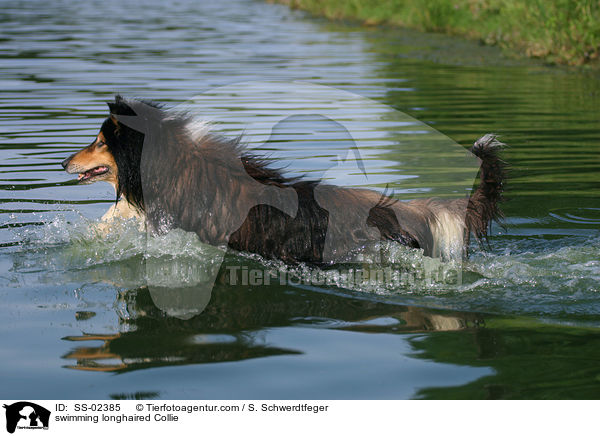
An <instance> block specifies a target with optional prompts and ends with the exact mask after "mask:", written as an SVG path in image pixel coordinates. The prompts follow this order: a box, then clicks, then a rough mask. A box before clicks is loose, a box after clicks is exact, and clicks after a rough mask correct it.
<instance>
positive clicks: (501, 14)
mask: <svg viewBox="0 0 600 436" xmlns="http://www.w3.org/2000/svg"><path fill="white" fill-rule="evenodd" d="M274 1H276V2H280V3H284V4H287V5H289V6H291V7H294V8H299V9H304V10H307V11H309V12H311V13H314V14H318V15H324V16H326V17H328V18H331V19H355V20H359V21H361V22H363V23H365V24H367V25H375V24H391V25H398V26H402V27H408V28H414V29H418V30H422V31H432V32H443V33H449V34H455V35H461V36H466V37H469V38H473V39H479V40H481V41H483V42H485V43H486V44H494V45H499V46H501V47H502V48H505V49H507V50H509V51H511V52H513V53H519V54H522V55H525V56H529V57H536V58H542V59H545V60H547V61H549V62H555V63H561V64H569V65H583V64H588V63H593V64H596V65H598V57H599V54H600V2H599V1H598V0H528V1H521V0H274Z"/></svg>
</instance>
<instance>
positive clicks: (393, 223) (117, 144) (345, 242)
mask: <svg viewBox="0 0 600 436" xmlns="http://www.w3.org/2000/svg"><path fill="white" fill-rule="evenodd" d="M108 106H109V109H110V115H109V117H108V118H107V119H106V120H105V121H104V123H103V124H102V127H101V129H100V132H99V133H98V136H97V137H96V138H95V139H94V141H93V142H92V143H91V144H90V145H88V146H87V147H85V148H84V149H83V150H81V151H79V152H77V153H75V154H73V155H72V156H70V157H68V158H67V159H65V160H64V161H63V162H62V166H63V167H64V169H65V170H66V171H67V172H68V173H70V174H75V173H78V174H79V183H82V184H87V183H92V182H97V181H100V180H103V181H106V182H108V183H110V184H111V185H113V186H114V188H115V191H116V202H115V204H114V205H113V206H112V207H111V208H110V210H109V211H108V212H107V213H106V215H105V216H104V217H103V220H111V219H113V218H115V217H122V218H131V217H139V218H142V219H144V220H145V222H146V224H147V225H148V226H149V228H150V229H151V230H152V231H153V232H155V233H162V232H166V231H168V230H169V229H172V228H181V229H183V230H186V231H190V232H195V233H196V234H197V235H198V237H199V238H200V240H201V241H202V242H205V243H208V244H212V245H216V246H228V247H230V248H232V249H234V250H237V251H246V252H251V253H257V254H259V255H261V256H263V257H265V258H270V259H280V260H282V261H284V262H288V263H298V262H306V263H309V264H327V263H332V262H335V261H337V260H340V259H344V256H345V255H346V254H347V253H349V252H351V251H352V250H355V249H359V248H360V247H364V246H365V245H367V244H369V243H371V242H377V241H395V242H398V243H400V244H403V245H405V246H408V247H412V248H417V249H422V250H423V253H424V254H425V255H427V256H432V257H443V258H452V257H457V256H464V255H466V252H467V248H468V245H469V238H470V236H471V235H474V236H475V237H476V238H477V239H478V240H481V239H483V238H486V237H487V233H488V228H489V226H490V223H491V222H492V221H493V220H495V219H497V218H499V217H500V216H501V212H500V210H499V207H498V203H499V202H500V201H501V200H502V191H503V185H504V179H505V173H506V170H505V164H504V163H503V161H502V160H501V159H500V158H499V156H498V153H499V151H500V149H501V148H502V147H503V144H502V143H501V142H499V141H498V140H497V139H496V137H495V136H494V135H490V134H488V135H485V136H483V137H482V138H480V139H479V140H477V141H476V142H475V144H474V145H473V147H471V149H470V150H471V152H472V153H473V154H474V155H475V156H477V157H478V158H479V159H480V161H481V168H480V181H479V184H478V186H477V188H476V189H474V190H473V191H472V193H471V195H470V197H465V198H462V199H454V200H442V199H435V198H430V199H416V200H412V201H408V202H402V201H397V200H394V199H392V198H390V197H388V196H386V195H385V194H381V193H380V192H376V191H373V190H369V189H353V188H352V189H351V188H342V187H337V186H332V185H327V184H325V183H320V182H319V181H311V180H304V179H302V178H290V177H286V176H285V175H284V174H283V173H282V172H281V171H280V170H277V169H273V168H272V167H270V166H269V165H268V164H267V163H266V162H265V161H264V160H261V159H260V158H259V157H257V156H255V155H253V154H252V153H250V152H249V151H247V150H245V149H244V148H243V147H242V146H241V145H240V142H239V139H237V140H229V139H224V138H222V137H220V136H218V135H215V134H213V133H211V132H210V131H209V129H208V128H207V127H206V125H204V124H198V123H197V122H196V121H195V120H193V119H192V118H191V117H189V116H187V115H185V114H178V113H175V112H172V111H169V110H166V109H164V108H163V107H162V106H161V105H158V104H156V103H152V102H147V101H142V100H135V99H124V98H122V97H120V96H117V97H116V98H115V101H114V102H110V103H108Z"/></svg>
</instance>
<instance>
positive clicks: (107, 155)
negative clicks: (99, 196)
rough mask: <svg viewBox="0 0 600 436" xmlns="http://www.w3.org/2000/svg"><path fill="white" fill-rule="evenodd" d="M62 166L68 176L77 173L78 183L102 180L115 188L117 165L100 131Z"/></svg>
mask: <svg viewBox="0 0 600 436" xmlns="http://www.w3.org/2000/svg"><path fill="white" fill-rule="evenodd" d="M62 166H63V168H64V169H65V170H66V171H67V173H69V174H77V173H79V177H78V180H79V183H84V184H87V183H93V182H98V181H100V180H104V181H107V182H109V183H110V184H112V185H113V186H115V187H116V186H117V180H118V168H117V163H116V162H115V158H114V156H113V154H112V153H111V151H110V148H109V146H108V143H107V139H106V137H105V136H104V133H103V132H102V130H100V133H98V135H97V136H96V138H95V139H94V141H93V142H92V143H91V144H90V145H88V146H87V147H85V148H84V149H83V150H80V151H78V152H77V153H75V154H72V155H71V156H69V157H68V158H66V159H65V160H64V161H63V162H62Z"/></svg>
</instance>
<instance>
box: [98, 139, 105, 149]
mask: <svg viewBox="0 0 600 436" xmlns="http://www.w3.org/2000/svg"><path fill="white" fill-rule="evenodd" d="M96 147H98V148H100V147H106V143H105V142H102V141H98V142H97V143H96Z"/></svg>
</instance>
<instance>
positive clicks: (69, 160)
mask: <svg viewBox="0 0 600 436" xmlns="http://www.w3.org/2000/svg"><path fill="white" fill-rule="evenodd" d="M71 159H73V156H69V157H68V158H66V159H65V160H63V161H62V162H61V163H60V164H61V165H62V167H63V168H64V169H65V170H66V169H67V165H69V162H71Z"/></svg>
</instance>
